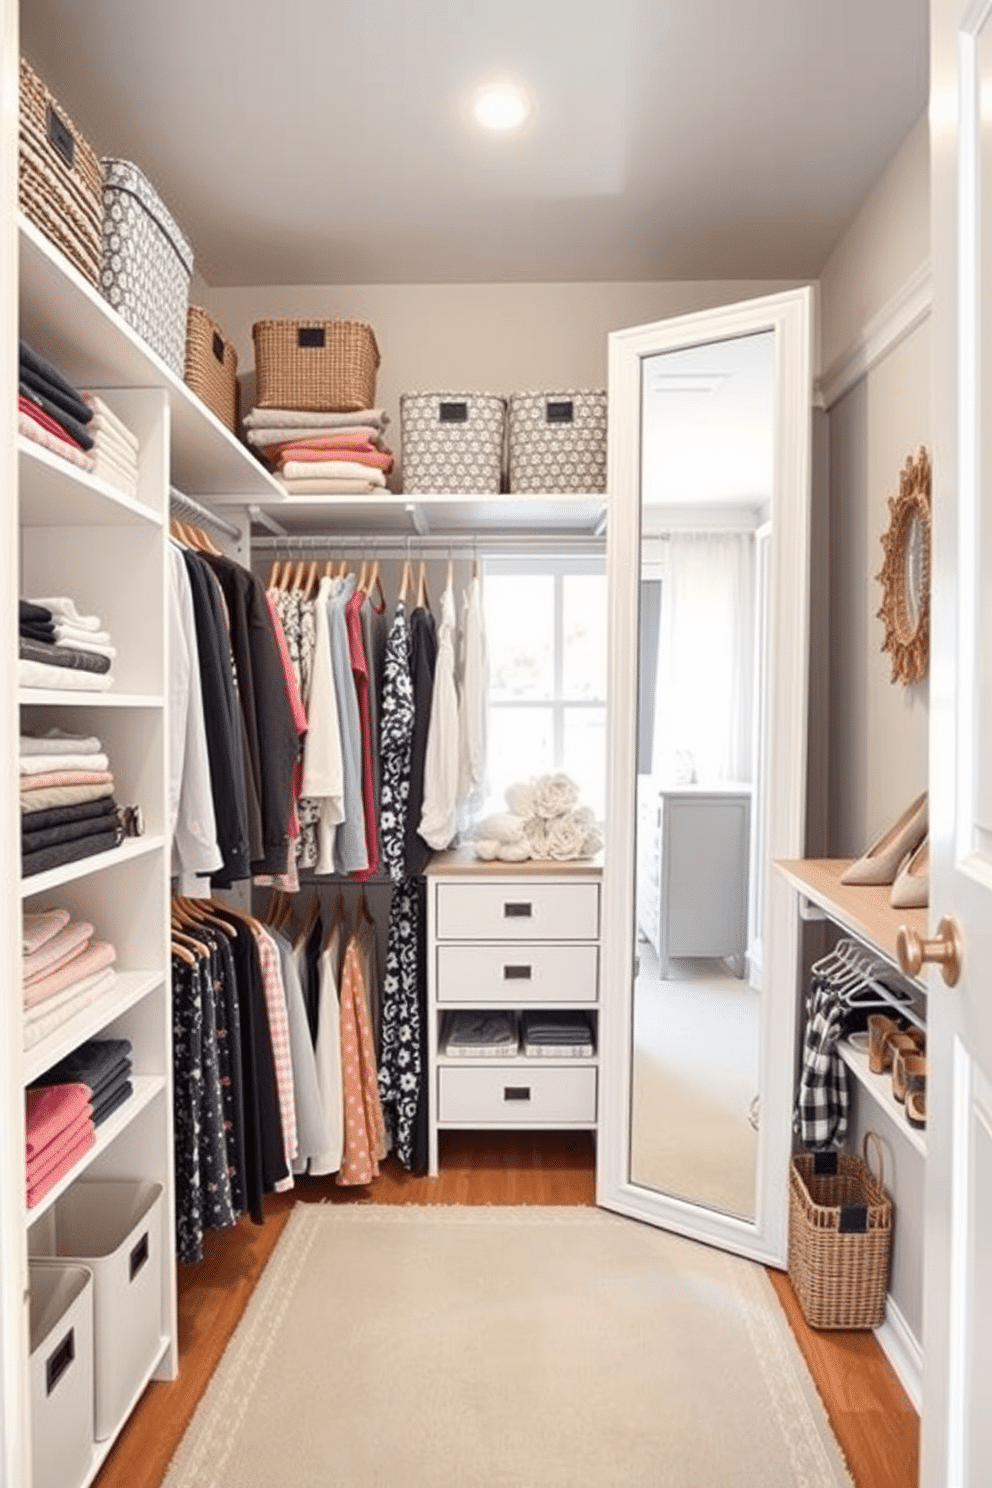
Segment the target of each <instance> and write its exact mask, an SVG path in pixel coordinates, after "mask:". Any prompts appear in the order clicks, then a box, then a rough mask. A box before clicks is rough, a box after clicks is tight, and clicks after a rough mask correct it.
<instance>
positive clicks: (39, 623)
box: [17, 620, 56, 646]
mask: <svg viewBox="0 0 992 1488" xmlns="http://www.w3.org/2000/svg"><path fill="white" fill-rule="evenodd" d="M17 634H18V635H19V636H22V637H23V638H24V639H25V640H27V641H43V642H44V643H45V645H46V646H54V644H55V641H56V632H55V622H54V621H52V620H22V621H21V622H20V623H19V625H18V627H17Z"/></svg>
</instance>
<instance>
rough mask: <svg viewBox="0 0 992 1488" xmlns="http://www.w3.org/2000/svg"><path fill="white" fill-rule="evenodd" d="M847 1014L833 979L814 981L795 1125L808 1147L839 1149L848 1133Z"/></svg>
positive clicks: (807, 1009)
mask: <svg viewBox="0 0 992 1488" xmlns="http://www.w3.org/2000/svg"><path fill="white" fill-rule="evenodd" d="M845 1011H846V1010H845V1008H844V1007H843V1005H842V1003H841V1001H840V999H839V998H838V997H837V995H836V993H835V991H834V989H833V987H832V986H831V983H830V980H829V978H822V977H816V978H814V980H813V984H812V987H811V989H810V994H809V997H808V998H807V1001H806V1033H805V1037H804V1039H803V1066H802V1074H801V1076H800V1079H799V1093H798V1095H797V1096H796V1109H795V1115H794V1117H793V1123H792V1124H793V1127H794V1128H795V1130H796V1132H797V1133H798V1135H799V1137H800V1140H801V1141H802V1142H803V1143H804V1145H805V1146H807V1147H835V1146H839V1145H840V1144H841V1142H843V1140H844V1136H845V1134H846V1132H847V1109H848V1093H847V1066H846V1065H845V1064H844V1061H843V1060H842V1059H841V1057H840V1055H839V1053H838V1052H837V1040H838V1039H839V1038H840V1036H841V1034H842V1033H843V1031H844V1017H845Z"/></svg>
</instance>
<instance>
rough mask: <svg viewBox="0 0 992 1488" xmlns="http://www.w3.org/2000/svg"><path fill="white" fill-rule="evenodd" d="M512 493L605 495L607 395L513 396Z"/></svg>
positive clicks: (510, 422)
mask: <svg viewBox="0 0 992 1488" xmlns="http://www.w3.org/2000/svg"><path fill="white" fill-rule="evenodd" d="M507 422H508V442H509V476H510V490H511V491H514V492H517V491H572V492H582V491H590V492H599V491H605V490H606V393H605V392H601V391H584V392H566V393H511V394H510V402H509V414H508V421H507Z"/></svg>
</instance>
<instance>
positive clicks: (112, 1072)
mask: <svg viewBox="0 0 992 1488" xmlns="http://www.w3.org/2000/svg"><path fill="white" fill-rule="evenodd" d="M133 1052H134V1045H133V1044H132V1043H131V1040H130V1039H115V1038H107V1039H87V1040H86V1042H85V1043H84V1044H80V1045H79V1047H78V1048H76V1049H73V1050H72V1053H71V1054H66V1056H65V1058H64V1059H60V1060H59V1062H58V1063H57V1064H53V1065H52V1067H51V1069H47V1070H46V1071H45V1073H44V1074H43V1075H40V1076H39V1077H38V1079H37V1080H34V1081H32V1086H31V1088H32V1089H41V1087H42V1086H45V1085H75V1084H77V1083H78V1084H82V1085H88V1086H89V1087H90V1090H91V1091H92V1093H93V1094H94V1095H97V1094H98V1093H99V1094H102V1093H103V1091H104V1088H105V1087H106V1086H107V1085H108V1084H110V1083H111V1082H112V1081H116V1080H117V1078H118V1076H119V1074H120V1067H121V1066H122V1065H124V1064H125V1062H126V1063H127V1069H126V1070H125V1071H124V1078H125V1079H126V1078H127V1075H128V1073H129V1072H130V1060H131V1055H132V1053H133Z"/></svg>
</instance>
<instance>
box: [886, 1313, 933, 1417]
mask: <svg viewBox="0 0 992 1488" xmlns="http://www.w3.org/2000/svg"><path fill="white" fill-rule="evenodd" d="M875 1337H876V1338H877V1339H878V1342H879V1344H880V1346H881V1349H882V1352H883V1353H884V1354H885V1357H886V1358H887V1359H888V1361H889V1363H890V1364H891V1365H892V1368H893V1369H894V1370H895V1372H896V1374H897V1375H898V1377H899V1381H900V1383H901V1385H902V1387H903V1389H904V1390H905V1391H906V1394H907V1395H908V1396H909V1398H910V1401H911V1402H912V1405H913V1408H914V1410H916V1411H917V1413H919V1412H920V1411H922V1409H923V1350H922V1348H921V1347H920V1345H919V1343H918V1342H917V1340H916V1337H915V1335H914V1334H913V1332H912V1329H911V1328H910V1326H909V1324H908V1323H907V1321H906V1319H905V1318H904V1317H903V1315H902V1313H901V1312H900V1310H899V1308H898V1307H897V1306H896V1304H895V1302H894V1301H893V1300H892V1294H891V1292H890V1293H889V1295H888V1296H887V1297H886V1299H885V1318H884V1320H883V1321H882V1322H881V1324H880V1325H879V1326H878V1327H877V1328H876V1329H875Z"/></svg>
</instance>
